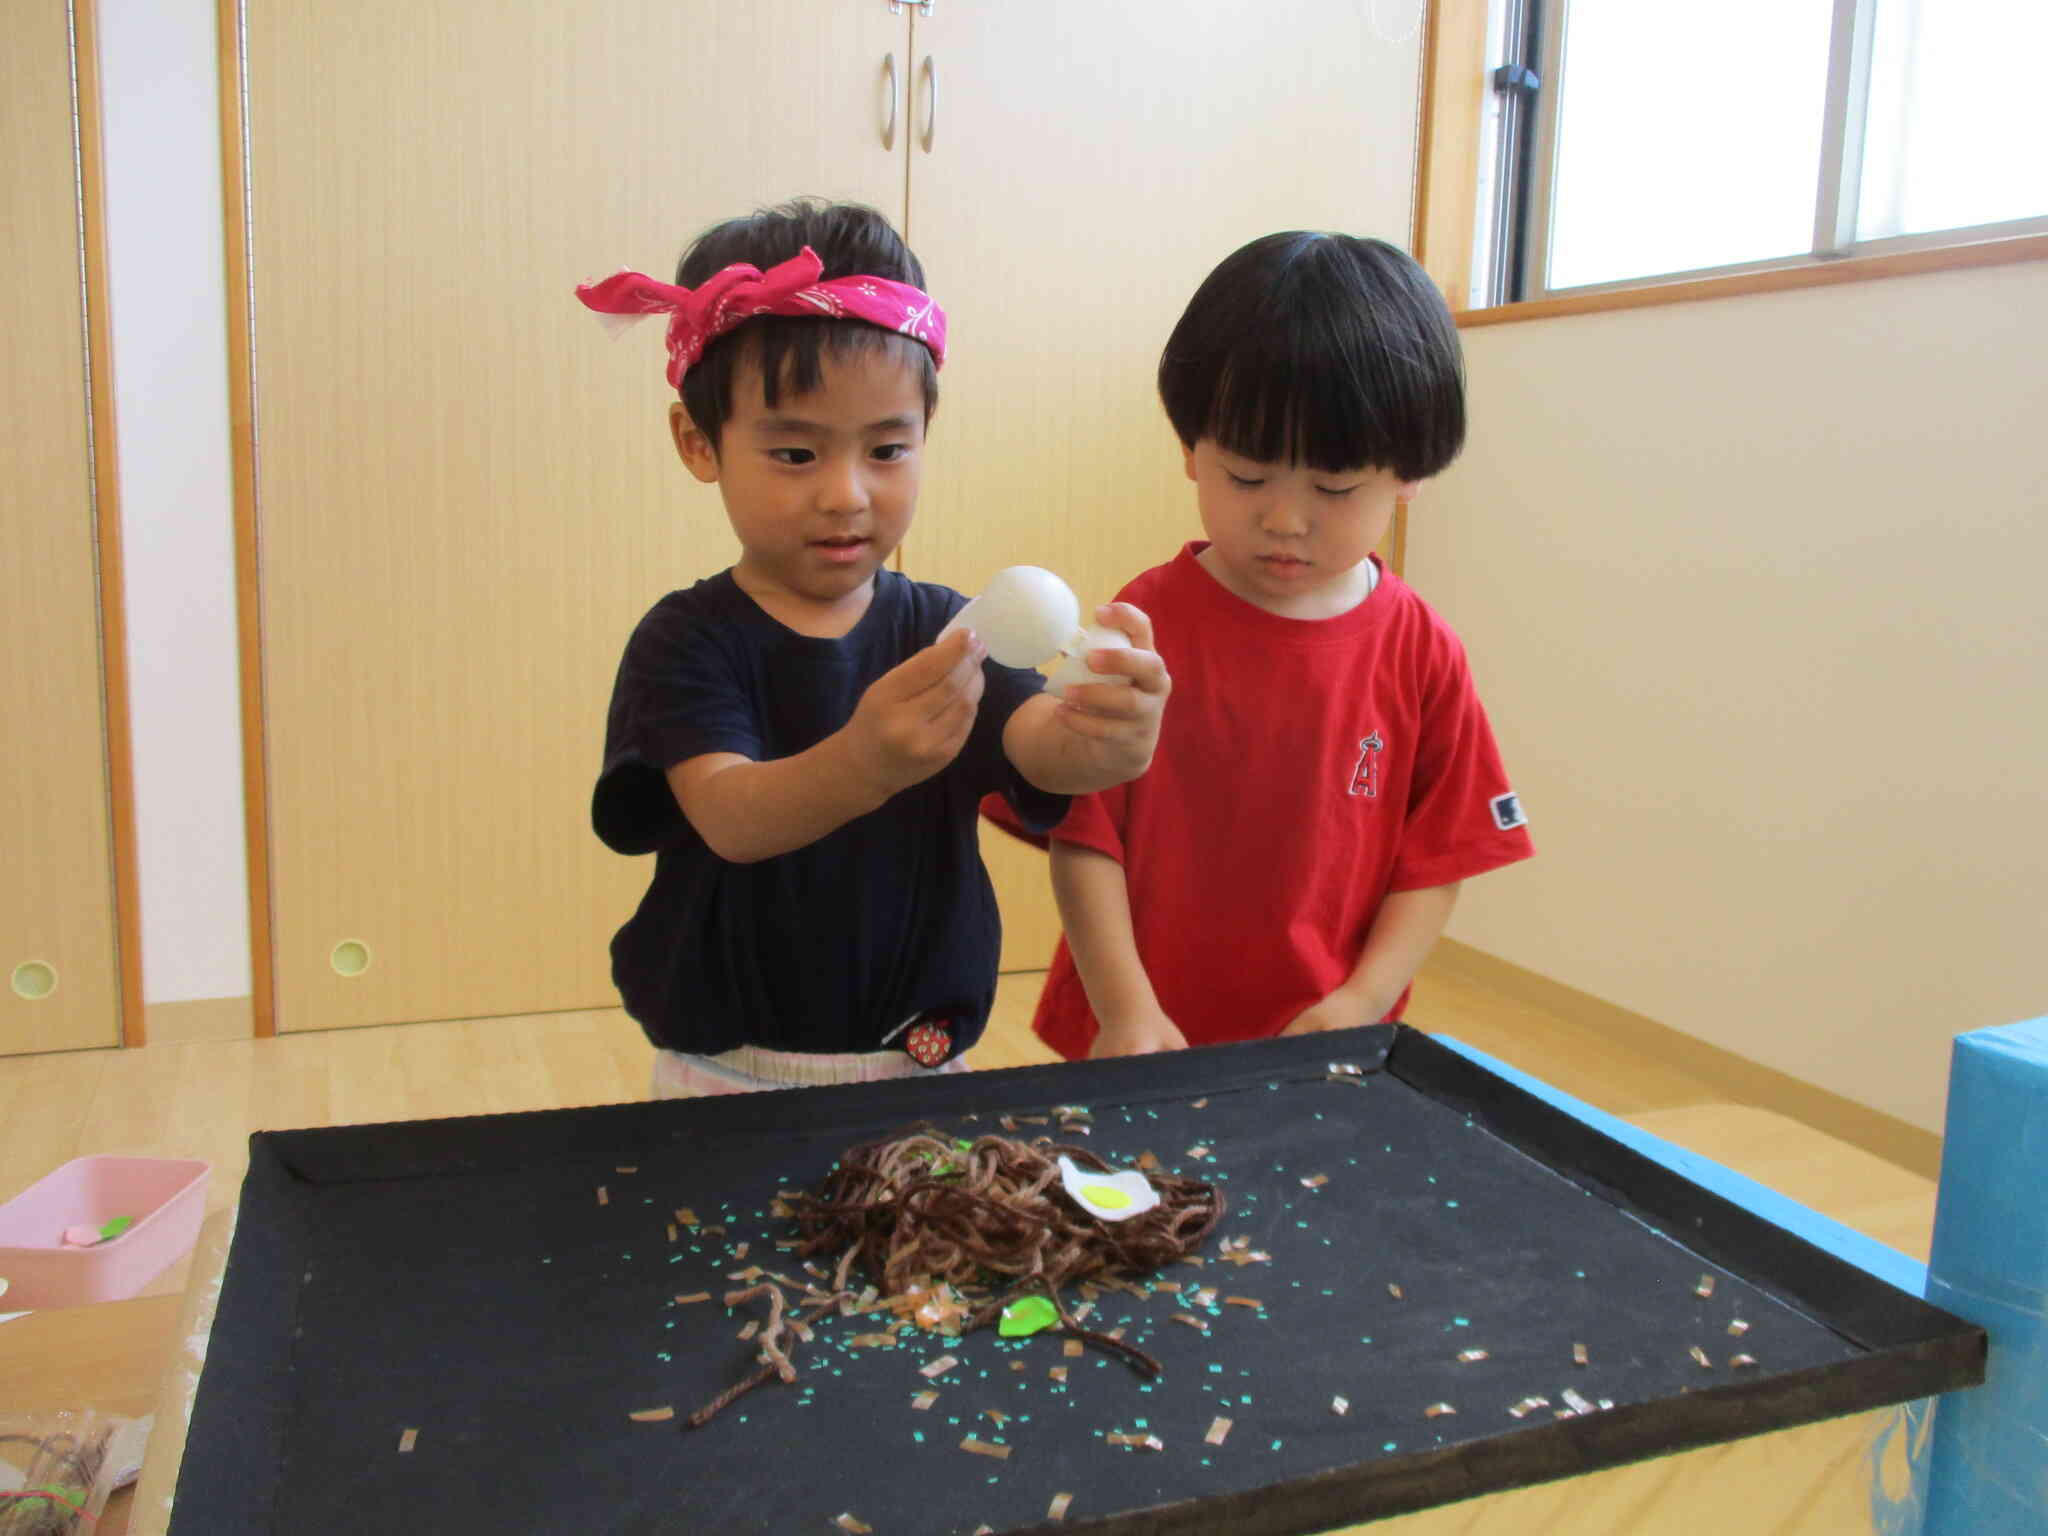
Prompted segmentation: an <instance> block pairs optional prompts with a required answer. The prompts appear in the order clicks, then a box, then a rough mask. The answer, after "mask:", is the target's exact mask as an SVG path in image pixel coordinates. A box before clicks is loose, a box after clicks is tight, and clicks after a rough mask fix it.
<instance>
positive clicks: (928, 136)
mask: <svg viewBox="0 0 2048 1536" xmlns="http://www.w3.org/2000/svg"><path fill="white" fill-rule="evenodd" d="M924 78H925V85H926V87H927V88H928V89H929V90H930V92H931V94H930V96H929V98H928V99H927V100H926V103H925V109H924V152H925V153H926V154H930V153H931V152H932V139H933V137H934V135H936V133H937V132H938V127H939V66H938V65H936V64H934V63H933V62H932V56H931V55H930V54H926V55H925V56H924Z"/></svg>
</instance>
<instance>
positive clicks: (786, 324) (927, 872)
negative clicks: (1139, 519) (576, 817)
mask: <svg viewBox="0 0 2048 1536" xmlns="http://www.w3.org/2000/svg"><path fill="white" fill-rule="evenodd" d="M923 284H924V276H923V270H922V268H921V267H920V265H919V263H918V261H917V258H916V257H915V256H914V255H912V254H911V252H910V251H909V250H908V249H907V248H906V247H905V246H904V245H903V243H902V241H901V240H900V239H899V238H898V237H897V235H896V234H895V232H894V231H893V230H892V229H891V228H890V227H889V225H888V223H887V221H886V220H884V219H883V218H882V216H881V215H880V214H878V213H876V212H874V211H873V210H872V209H867V208H861V207H856V206H852V205H844V204H841V205H831V204H823V203H817V202H810V201H804V202H798V203H793V204H789V205H786V206H784V207H781V208H776V209H769V210H764V211H762V212H760V213H757V214H754V215H752V216H749V217H745V218H740V219H734V220H730V221H728V222H726V223H724V224H720V225H718V226H716V227H714V228H713V229H711V230H710V231H708V232H707V233H705V234H704V235H703V236H701V237H700V238H699V239H698V240H697V241H696V242H695V243H693V244H692V246H691V247H690V249H689V250H688V251H686V252H685V253H684V255H683V258H682V261H681V263H680V266H679V270H678V272H677V283H676V285H675V286H671V285H668V284H664V283H659V282H656V281H654V280H652V279H650V278H646V277H643V276H641V275H640V274H638V273H620V274H618V275H617V276H615V277H612V278H608V279H606V280H605V281H604V282H602V283H597V284H591V285H586V286H585V287H583V288H580V289H579V290H578V294H579V296H580V297H582V299H583V301H584V302H585V303H586V304H587V305H589V306H590V307H591V308H592V309H596V310H598V311H600V312H601V313H606V314H611V315H622V316H638V315H642V314H649V313H666V314H668V315H669V316H670V320H669V326H668V349H669V382H670V384H671V385H673V386H675V387H676V388H677V390H678V393H679V399H678V400H677V402H676V403H674V404H672V405H671V406H670V408H669V416H670V428H671V434H672V436H673V437H674V440H675V446H676V450H677V453H678V454H679V456H680V457H681V459H682V461H683V463H684V465H685V466H686V467H687V468H688V470H689V471H690V473H691V474H692V475H694V476H695V477H696V478H697V479H698V480H700V481H704V482H706V483H710V484H715V485H717V487H718V489H719V494H720V497H721V499H722V501H723V503H724V506H725V511H726V515H727V517H728V519H729V520H730V522H731V524H732V528H733V532H734V533H735V534H736V535H737V536H738V539H739V543H740V548H741V555H740V558H739V560H738V562H737V563H736V564H735V565H733V566H732V568H731V569H729V570H727V571H725V572H722V573H721V574H719V575H717V576H713V577H710V578H709V579H707V580H703V581H700V582H698V583H697V584H696V585H695V586H693V587H690V588H688V589H686V590H683V591H678V592H674V593H671V594H670V595H669V596H668V597H665V598H663V599H662V600H661V601H660V602H659V603H657V604H656V605H655V607H654V608H653V610H652V611H651V612H649V613H648V614H647V616H646V617H645V618H644V619H642V620H641V622H640V624H639V626H638V628H637V629H636V630H635V631H634V633H633V636H632V638H631V640H630V641H629V642H628V644H627V646H626V651H625V655H624V658H623V659H622V661H621V663H620V666H619V673H618V679H617V682H616V684H615V686H614V690H613V695H612V703H611V711H610V716H609V721H608V724H607V729H606V741H605V759H604V767H603V770H602V773H601V775H600V777H599V779H598V783H597V789H596V793H595V797H594V799H593V803H592V820H593V824H594V826H595V828H596V830H597V833H598V835H599V836H600V837H601V838H603V840H604V841H605V842H606V843H607V844H608V845H609V846H611V847H612V848H614V849H617V850H618V851H619V852H622V853H631V854H640V853H650V852H651V853H653V854H654V856H655V869H654V877H653V879H652V881H651V882H650V884H649V886H648V890H647V893H646V896H645V898H644V899H643V900H642V902H641V904H640V907H639V910H638V911H637V912H636V913H635V914H634V915H633V917H632V919H631V920H630V921H629V922H627V923H626V925H625V926H624V927H623V928H621V929H620V930H619V932H618V934H617V936H616V937H615V938H614V940H613V942H612V960H613V976H614V979H615V980H616V982H617V984H618V987H619V991H620V994H621V996H622V997H623V998H624V1000H625V1004H626V1008H627V1011H628V1012H629V1013H631V1014H632V1016H633V1017H634V1018H635V1019H636V1020H638V1021H639V1023H640V1024H641V1026H642V1027H643V1028H644V1029H645V1030H646V1032H647V1036H648V1038H649V1040H650V1041H652V1042H653V1043H654V1045H655V1046H656V1047H657V1048H658V1053H657V1060H656V1066H655V1085H656V1092H657V1093H659V1094H679V1093H695V1092H725V1091H735V1090H744V1089H751V1088H759V1087H784V1086H792V1085H797V1084H807V1083H820V1082H847V1081H861V1080H867V1079H872V1078H878V1077H888V1076H900V1075H906V1074H910V1073H915V1072H918V1071H923V1070H933V1069H939V1068H942V1067H944V1066H946V1065H948V1064H951V1063H956V1062H957V1061H958V1058H959V1056H960V1053H961V1052H962V1051H964V1050H965V1049H966V1048H967V1047H968V1046H970V1045H972V1044H973V1043H974V1041H975V1040H976V1038H978V1036H979V1034H980V1031H981V1029H982V1026H983V1024H984V1022H985V1021H986V1019H987V1016H988V1010H989V1007H990V1004H991V1002H992V1001H993V998H994V993H995V973H996V961H997V955H998V948H999V943H1000V927H999V923H998V918H997V914H996V907H995V898H994V893H993V891H992V889H991V887H990V884H989V879H988V875H987V872H986V870H985V869H984V868H983V866H982V863H981V857H980V852H979V847H978V844H977V841H976V835H975V808H976V804H977V802H978V800H979V799H980V797H982V796H983V795H986V794H991V793H994V794H998V795H1000V796H1003V797H1005V798H1006V800H1007V803H1009V804H1010V805H1011V806H1012V807H1013V808H1014V810H1015V812H1016V813H1017V815H1018V816H1019V817H1020V819H1021V821H1022V823H1023V824H1026V825H1030V826H1034V827H1040V828H1042V827H1048V826H1050V825H1051V824H1053V823H1054V822H1056V821H1057V820H1058V819H1059V817H1060V815H1061V814H1062V813H1063V811H1064V810H1065V809H1066V804H1067V801H1066V798H1065V797H1067V796H1069V795H1073V794H1078V793H1085V792H1087V791H1091V790H1097V789H1104V788H1108V787H1109V786H1111V785H1114V784H1119V783H1122V782H1123V781H1125V780H1127V779H1130V778H1132V777H1134V776H1135V775H1137V774H1139V773H1142V772H1143V771H1144V769H1145V767H1146V765H1147V763H1148V762H1149V761H1150V760H1151V756H1152V751H1153V748H1154V745H1155V744H1156V742H1157V740H1158V734H1159V722H1160V716H1161V711H1162V708H1163V705H1164V701H1165V698H1166V694H1167V690H1168V687H1169V684H1168V680H1167V676H1166V671H1165V667H1164V665H1163V664H1162V663H1161V662H1160V660H1159V658H1158V656H1157V655H1155V654H1154V653H1153V651H1152V649H1151V645H1152V632H1151V626H1150V624H1149V622H1148V621H1147V620H1146V618H1145V616H1144V615H1143V614H1142V613H1140V612H1139V611H1138V610H1136V609H1135V608H1132V607H1129V606H1128V605H1122V604H1116V605H1111V606H1110V607H1108V608H1105V609H1103V610H1101V616H1102V617H1103V618H1104V619H1105V620H1106V621H1107V622H1110V623H1112V624H1114V625H1115V626H1116V627H1117V628H1119V629H1121V630H1123V632H1124V633H1125V634H1126V635H1128V636H1129V637H1130V639H1131V641H1132V646H1131V648H1130V649H1129V650H1124V649H1121V648H1119V649H1116V650H1113V651H1099V652H1096V653H1095V655H1096V656H1097V658H1099V659H1098V662H1097V670H1098V671H1102V672H1105V673H1117V674H1120V677H1119V679H1118V680H1117V681H1116V682H1111V683H1104V684H1099V685H1094V686H1091V687H1083V688H1079V689H1070V690H1068V692H1067V694H1066V697H1065V698H1064V699H1062V700H1059V701H1055V700H1054V699H1053V698H1052V697H1050V696H1049V695H1047V694H1045V693H1044V692H1043V691H1042V679H1041V678H1040V677H1039V675H1038V674H1037V673H1036V672H1032V671H1029V670H1017V669H1011V668H1007V667H1003V666H999V665H997V664H996V663H994V662H991V661H989V660H988V659H987V652H986V648H985V647H984V646H983V645H982V643H981V641H980V640H979V638H978V637H976V636H975V635H974V634H973V633H972V632H971V630H966V629H963V630H960V631H958V632H957V633H955V634H952V635H949V636H947V637H946V638H945V639H944V640H940V639H939V634H940V631H941V630H942V629H943V628H944V627H945V624H946V622H947V620H948V619H950V618H951V617H952V615H953V614H954V613H955V612H957V611H958V610H959V609H960V608H961V607H962V606H963V605H964V603H965V599H964V598H963V597H962V596H961V595H960V594H959V593H957V592H954V591H951V590H950V589H948V588H945V587H942V586H937V585H932V584H929V583H921V582H915V581H912V580H910V579H909V578H907V577H905V576H903V575H901V574H900V573H898V572H896V571H892V570H890V569H888V568H887V564H886V563H887V561H888V560H889V557H890V556H891V555H892V554H894V553H895V551H896V549H897V546H898V545H899V544H900V542H901V541H902V539H903V536H904V534H905V533H906V532H907V531H908V529H909V527H910V523H911V519H912V516H913V514H914V512H915V510H916V503H917V491H918V485H919V479H920V474H921V470H922V462H923V454H924V446H925V429H926V426H927V424H928V423H929V421H930V419H931V415H932V411H933V409H934V407H935V405H936V403H937V398H938V388H937V372H938V368H939V365H940V363H941V362H942V361H943V359H944V355H945V317H944V314H943V313H942V312H941V310H940V309H939V306H938V305H937V304H936V303H935V302H934V301H933V300H932V299H931V298H930V296H929V295H928V294H926V293H925V292H924V291H923ZM1125 682H1127V683H1128V684H1129V686H1124V685H1123V684H1124V683H1125Z"/></svg>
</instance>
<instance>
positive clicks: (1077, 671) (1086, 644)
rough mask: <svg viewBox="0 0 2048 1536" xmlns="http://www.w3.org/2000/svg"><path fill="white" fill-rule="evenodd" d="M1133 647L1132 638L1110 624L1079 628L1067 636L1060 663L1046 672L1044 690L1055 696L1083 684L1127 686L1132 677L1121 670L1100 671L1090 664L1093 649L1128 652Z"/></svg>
mask: <svg viewBox="0 0 2048 1536" xmlns="http://www.w3.org/2000/svg"><path fill="white" fill-rule="evenodd" d="M1130 648H1131V637H1130V636H1129V635H1127V634H1125V633H1124V632H1123V631H1122V630H1120V629H1112V628H1110V627H1109V625H1107V624H1090V625H1088V626H1087V627H1086V628H1085V629H1082V628H1077V629H1076V630H1075V631H1074V633H1073V634H1072V635H1071V636H1069V637H1068V639H1067V643H1066V645H1065V646H1064V647H1063V648H1062V649H1061V652H1060V664H1059V665H1058V666H1056V667H1054V668H1053V669H1052V671H1051V672H1050V673H1048V674H1047V676H1046V680H1045V691H1046V692H1047V693H1049V694H1051V695H1052V696H1053V697H1054V698H1056V699H1063V698H1065V697H1066V696H1067V690H1068V689H1069V688H1073V687H1077V686H1079V685H1080V684H1082V683H1122V684H1123V685H1124V686H1125V687H1126V688H1128V687H1129V686H1130V685H1131V680H1130V679H1129V678H1128V677H1125V676H1124V675H1123V673H1121V672H1097V671H1095V670H1094V669H1093V668H1091V667H1090V666H1089V665H1088V653H1089V652H1090V651H1127V650H1129V649H1130Z"/></svg>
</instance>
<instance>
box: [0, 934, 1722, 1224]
mask: <svg viewBox="0 0 2048 1536" xmlns="http://www.w3.org/2000/svg"><path fill="white" fill-rule="evenodd" d="M1039 982H1040V975H1039V973H1036V972H1027V973H1021V974H1017V975H1010V976H1005V977H1004V978H1003V979H1002V983H1001V986H1000V988H999V990H998V994H997V999H996V1011H995V1016H994V1018H993V1020H992V1021H991V1023H990V1027H989V1030H988V1033H987V1035H986V1036H985V1037H984V1039H983V1041H982V1043H981V1045H980V1046H978V1047H977V1048H976V1049H975V1051H974V1052H973V1053H972V1059H973V1061H974V1063H975V1064H976V1065H977V1066H980V1067H1003V1066H1018V1065H1023V1064H1026V1063H1030V1062H1039V1061H1049V1060H1051V1059H1052V1056H1051V1053H1050V1052H1048V1051H1047V1050H1046V1049H1045V1048H1044V1047H1043V1046H1042V1045H1040V1044H1039V1043H1038V1041H1037V1040H1036V1039H1035V1038H1034V1037H1033V1036H1032V1034H1031V1032H1030V1029H1029V1027H1028V1024H1029V1019H1030V1015H1031V1008H1032V1004H1033V1002H1034V1001H1035V999H1036V998H1037V995H1038V988H1039ZM1409 1017H1410V1019H1411V1020H1413V1021H1414V1022H1416V1023H1418V1024H1420V1025H1421V1026H1423V1027H1425V1028H1428V1029H1431V1030H1432V1031H1435V1032H1439V1033H1446V1034H1452V1035H1456V1036H1457V1037H1458V1038H1459V1039H1461V1040H1464V1041H1466V1042H1467V1043H1469V1044H1471V1045H1474V1046H1477V1047H1478V1048H1479V1049H1481V1050H1483V1051H1486V1052H1488V1053H1490V1054H1492V1055H1494V1056H1497V1057H1499V1058H1501V1059H1502V1060H1505V1061H1507V1062H1510V1063H1511V1064H1513V1065H1515V1066H1517V1067H1520V1068H1522V1069H1523V1070H1525V1071H1528V1072H1531V1073H1533V1074H1535V1075H1536V1076H1538V1077H1540V1078H1542V1079H1544V1080H1545V1081H1546V1082H1549V1083H1552V1084H1554V1085H1556V1086H1557V1087H1559V1088H1562V1089H1563V1090H1564V1091H1566V1092H1567V1093H1571V1094H1574V1095H1576V1096H1577V1097H1579V1098H1582V1099H1585V1100H1587V1101H1588V1102H1590V1103H1592V1104H1595V1105H1597V1106H1599V1107H1600V1108H1602V1109H1606V1110H1609V1111H1611V1112H1613V1113H1615V1114H1621V1115H1633V1114H1638V1113H1641V1112H1643V1111H1646V1110H1654V1109H1670V1108H1678V1107H1682V1106H1686V1105H1692V1104H1699V1103H1703V1102H1706V1101H1708V1100H1709V1099H1711V1098H1713V1097H1715V1095H1714V1094H1713V1093H1712V1092H1711V1091H1710V1090H1709V1089H1707V1088H1706V1086H1705V1085H1703V1084H1702V1083H1700V1082H1697V1081H1695V1080H1692V1079H1689V1078H1687V1077H1686V1076H1685V1075H1684V1074H1683V1073H1681V1072H1677V1071H1674V1070H1672V1069H1670V1068H1669V1067H1666V1066H1663V1065H1661V1064H1660V1063H1658V1062H1657V1061H1655V1060H1652V1059H1649V1058H1648V1057H1646V1056H1643V1055H1641V1054H1640V1053H1635V1052H1631V1051H1629V1050H1627V1049H1626V1048H1625V1047H1620V1046H1617V1045H1616V1044H1614V1042H1612V1041H1603V1040H1602V1039H1601V1038H1600V1037H1599V1036H1598V1035H1597V1033H1595V1032H1594V1031H1593V1030H1591V1029H1589V1028H1587V1027H1585V1026H1579V1025H1574V1024H1573V1023H1572V1022H1571V1021H1570V1020H1567V1019H1564V1018H1560V1017H1558V1016H1557V1015H1555V1014H1551V1013H1548V1012H1546V1011H1545V1010H1543V1009H1541V1008H1538V1007H1534V1006H1531V1005H1529V1004H1526V1003H1523V1002H1518V1001H1517V1000H1515V999H1513V998H1511V997H1508V996H1505V995H1503V994H1501V993H1498V992H1492V991H1490V990H1489V989H1487V988H1485V987H1484V986H1481V985H1478V984H1475V983H1474V982H1471V981H1469V980H1467V979H1464V978H1462V977H1459V976H1457V975H1455V974H1452V973H1450V972H1448V971H1440V970H1429V971H1425V973H1424V975H1423V977H1422V979H1421V980H1420V981H1419V982H1418V983H1417V987H1416V995H1415V999H1414V1002H1413V1003H1412V1004H1411V1006H1410V1009H1409ZM648 1061H649V1057H648V1047H647V1044H646V1042H645V1040H644V1039H643V1038H642V1036H641V1034H640V1030H639V1028H638V1026H636V1025H635V1024H633V1022H632V1021H631V1020H629V1019H627V1018H626V1017H625V1016H624V1015H623V1014H622V1013H619V1012H617V1011H616V1010H607V1011H602V1012H591V1013H555V1014H537V1015H529V1016H523V1017H516V1018H503V1019H472V1020H463V1021H459V1022H454V1023H446V1024H410V1025H399V1026H393V1027H389V1028H380V1029H345V1030H334V1031H328V1032H316V1033H306V1034H295V1035H290V1036H286V1037H283V1038H279V1039H274V1040H210V1041H194V1042H190V1043H183V1044H162V1045H152V1046H146V1047H144V1048H142V1049H140V1050H133V1051H75V1052H63V1053H57V1054H51V1055H42V1056H15V1057H5V1058H0V1199H8V1198H11V1197H12V1196H13V1195H15V1194H16V1193H18V1192H19V1191H20V1190H22V1189H24V1188H26V1187H27V1186H28V1185H29V1184H31V1183H33V1182H34V1181H35V1180H36V1179H38V1178H40V1177H41V1176H42V1175H43V1174H45V1173H47V1172H48V1171H50V1170H51V1169H53V1168H55V1167H57V1166H58V1165H59V1164H61V1163H63V1162H65V1161H67V1160H68V1159H70V1158H73V1157H79V1156H83V1155H85V1154H87V1153H92V1152H118V1153H130V1154H144V1155H162V1156H177V1157H200V1158H205V1159H206V1160H208V1161H209V1162H211V1163H212V1164H213V1167H214V1175H213V1179H212V1182H211V1187H210V1204H211V1205H212V1206H213V1207H214V1208H219V1207H221V1206H224V1205H227V1204H228V1203H229V1202H231V1201H232V1200H233V1198H234V1196H235V1191H236V1188H237V1186H238V1184H239V1183H240V1181H241V1176H242V1172H243V1170H244V1169H245V1167H246V1166H247V1149H246V1143H247V1140H248V1136H249V1133H250V1132H251V1131H255V1130H266V1129H288V1128H297V1127H301V1126H316V1125H359V1124H370V1123H374V1122H378V1121H388V1120H414V1119H432V1118H439V1117H442V1116H448V1115H483V1114H498V1113H502V1112H506V1111H511V1110H522V1109H551V1108H559V1107H566V1106H570V1105H580V1104H609V1103H618V1102H620V1101H623V1100H628V1099H638V1098H644V1097H645V1096H646V1091H647V1072H648Z"/></svg>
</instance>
